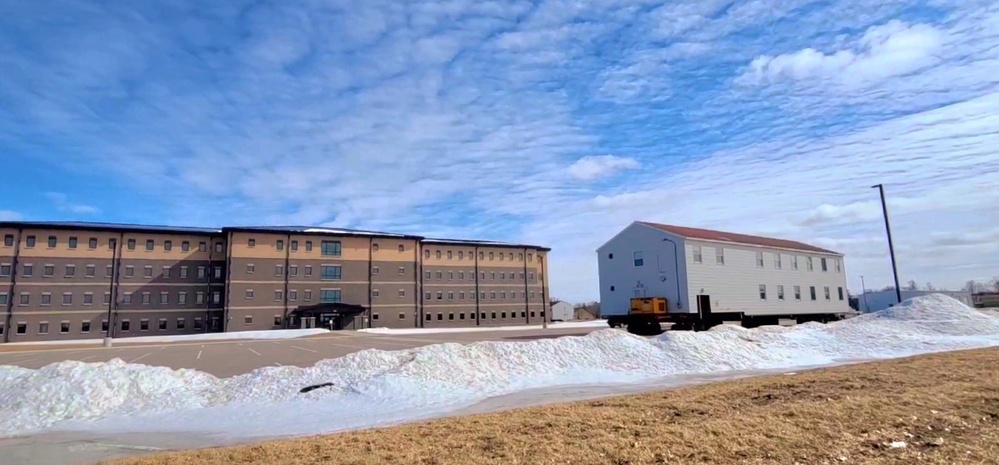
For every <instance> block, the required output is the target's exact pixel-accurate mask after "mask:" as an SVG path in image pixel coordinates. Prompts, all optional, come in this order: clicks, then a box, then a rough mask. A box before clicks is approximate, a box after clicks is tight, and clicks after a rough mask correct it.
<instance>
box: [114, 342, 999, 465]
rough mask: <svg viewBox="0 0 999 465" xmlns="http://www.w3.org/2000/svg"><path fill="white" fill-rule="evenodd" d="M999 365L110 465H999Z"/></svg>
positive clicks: (814, 381) (727, 389) (964, 360)
mask: <svg viewBox="0 0 999 465" xmlns="http://www.w3.org/2000/svg"><path fill="white" fill-rule="evenodd" d="M997 362H999V350H996V349H987V350H975V351H966V352H954V353H948V354H937V355H928V356H921V357H915V358H911V359H900V360H893V361H887V362H878V363H869V364H861V365H851V366H844V367H838V368H832V369H824V370H816V371H811V372H804V373H799V374H796V375H793V376H787V375H778V376H767V377H761V378H750V379H743V380H738V381H731V382H722V383H717V384H709V385H703V386H695V387H688V388H682V389H676V390H670V391H665V392H657V393H652V394H643V395H630V396H623V397H615V398H609V399H604V400H596V401H584V402H576V403H571V404H564V405H552V406H546V407H537V408H528V409H523V410H517V411H509V412H503V413H494V414H485V415H476V416H468V417H458V418H448V419H442V420H437V421H431V422H424V423H416V424H409V425H404V426H397V427H391V428H384V429H375V430H367V431H359V432H351V433H344V434H337V435H332V436H325V437H313V438H304V439H296V440H287V441H277V442H270V443H263V444H258V445H252V446H242V447H231V448H214V449H203V450H195V451H187V452H179V453H168V454H163V455H151V456H145V457H134V458H129V459H124V460H117V461H114V462H107V463H113V464H118V465H125V464H131V465H209V464H267V465H292V464H295V465H299V464H319V463H321V464H356V465H360V464H371V465H385V464H406V465H410V464H425V465H431V464H432V465H444V464H455V465H466V464H467V465H484V464H569V463H571V464H614V465H623V464H681V463H701V464H795V463H801V464H827V463H828V464H840V463H864V464H916V463H920V464H922V463H928V464H948V465H950V464H958V463H969V464H970V463H999V370H996V365H997ZM894 441H904V442H905V443H906V444H907V446H906V447H905V448H891V447H889V444H890V443H892V442H894Z"/></svg>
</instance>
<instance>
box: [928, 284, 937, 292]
mask: <svg viewBox="0 0 999 465" xmlns="http://www.w3.org/2000/svg"><path fill="white" fill-rule="evenodd" d="M926 290H927V291H935V290H937V288H935V287H933V283H931V282H927V283H926Z"/></svg>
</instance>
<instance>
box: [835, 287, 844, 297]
mask: <svg viewBox="0 0 999 465" xmlns="http://www.w3.org/2000/svg"><path fill="white" fill-rule="evenodd" d="M836 290H837V291H838V292H839V300H843V288H842V287H838V288H836Z"/></svg>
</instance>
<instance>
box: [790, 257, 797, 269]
mask: <svg viewBox="0 0 999 465" xmlns="http://www.w3.org/2000/svg"><path fill="white" fill-rule="evenodd" d="M791 269H792V270H797V269H798V256H797V255H791Z"/></svg>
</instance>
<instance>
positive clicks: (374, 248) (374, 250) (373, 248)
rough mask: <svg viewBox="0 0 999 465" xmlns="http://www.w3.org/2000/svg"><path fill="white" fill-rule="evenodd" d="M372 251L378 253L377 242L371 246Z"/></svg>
mask: <svg viewBox="0 0 999 465" xmlns="http://www.w3.org/2000/svg"><path fill="white" fill-rule="evenodd" d="M371 251H372V252H377V251H378V243H377V242H375V243H373V244H371Z"/></svg>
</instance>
